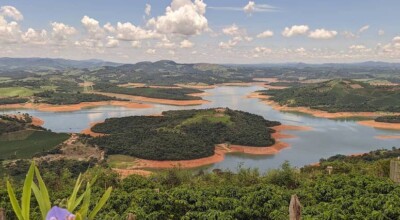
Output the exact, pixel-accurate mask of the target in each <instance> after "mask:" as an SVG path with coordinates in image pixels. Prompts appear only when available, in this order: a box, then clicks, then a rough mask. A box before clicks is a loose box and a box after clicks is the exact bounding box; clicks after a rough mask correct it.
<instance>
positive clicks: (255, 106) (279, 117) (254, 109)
mask: <svg viewBox="0 0 400 220" xmlns="http://www.w3.org/2000/svg"><path fill="white" fill-rule="evenodd" d="M261 89H264V88H262V87H259V86H251V87H229V86H226V87H218V88H215V89H209V90H206V92H207V93H209V94H210V96H206V97H204V98H205V99H207V100H209V101H211V102H210V103H207V104H203V105H201V106H185V107H180V106H168V105H157V104H156V105H154V108H149V109H129V108H124V107H115V106H104V107H96V108H89V109H83V110H80V111H75V112H41V111H36V110H26V109H21V110H3V111H1V110H0V112H1V113H13V112H21V113H28V114H30V115H33V116H36V117H39V118H41V119H42V120H44V122H45V123H44V125H43V126H44V127H45V128H48V129H51V130H53V131H55V132H80V131H82V130H84V129H86V128H87V127H89V125H90V123H93V122H98V121H103V120H104V119H106V118H111V117H124V116H131V115H149V114H158V113H161V112H162V111H167V110H176V109H193V108H196V109H200V108H215V107H228V108H231V109H235V110H242V111H247V112H251V113H254V114H258V115H262V116H264V118H266V119H268V120H276V121H280V122H282V123H283V124H288V125H300V126H309V127H312V128H313V130H311V131H287V132H285V133H288V134H293V135H296V138H293V139H284V140H283V141H284V142H287V143H289V144H290V145H291V146H290V147H289V148H286V149H284V150H282V151H281V152H280V153H279V154H277V155H273V156H253V155H244V154H228V155H226V157H225V160H224V161H222V162H220V163H217V164H214V165H211V166H208V167H207V169H216V168H218V169H230V170H232V171H235V170H236V169H237V168H238V166H239V165H240V166H241V167H244V168H258V169H259V170H260V171H261V172H264V171H266V170H268V169H270V168H277V167H279V166H280V165H281V164H282V163H283V162H284V161H285V160H288V161H289V162H290V163H291V164H292V165H294V166H298V167H301V166H304V165H306V164H310V163H315V162H318V161H319V159H320V158H327V157H330V156H333V155H336V154H345V155H348V154H354V153H364V152H369V151H371V150H375V149H382V148H386V149H389V148H392V147H393V146H396V147H400V141H399V140H395V139H388V140H380V139H376V138H374V136H377V135H400V131H395V130H380V129H375V128H370V127H365V126H361V125H358V124H357V123H356V121H355V120H352V119H346V120H344V119H342V120H331V119H323V118H316V117H313V116H308V115H305V114H297V113H287V112H279V111H276V110H274V109H272V107H270V106H268V105H266V104H264V103H262V102H260V100H259V99H248V98H246V96H247V95H248V94H250V93H251V92H254V91H257V90H261Z"/></svg>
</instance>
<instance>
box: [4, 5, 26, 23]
mask: <svg viewBox="0 0 400 220" xmlns="http://www.w3.org/2000/svg"><path fill="white" fill-rule="evenodd" d="M0 15H2V16H4V17H8V18H12V19H14V20H16V21H21V20H23V19H24V16H23V15H22V14H21V12H20V11H18V9H16V8H15V7H13V6H9V5H6V6H2V7H1V8H0Z"/></svg>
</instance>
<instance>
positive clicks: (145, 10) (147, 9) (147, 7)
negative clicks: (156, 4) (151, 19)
mask: <svg viewBox="0 0 400 220" xmlns="http://www.w3.org/2000/svg"><path fill="white" fill-rule="evenodd" d="M144 13H145V14H146V15H147V16H150V13H151V5H150V4H146V8H145V9H144Z"/></svg>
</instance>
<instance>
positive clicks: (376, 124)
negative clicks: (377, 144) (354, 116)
mask: <svg viewBox="0 0 400 220" xmlns="http://www.w3.org/2000/svg"><path fill="white" fill-rule="evenodd" d="M357 124H359V125H363V126H367V127H372V128H377V129H388V130H400V123H385V122H377V121H374V120H368V121H358V122H357Z"/></svg>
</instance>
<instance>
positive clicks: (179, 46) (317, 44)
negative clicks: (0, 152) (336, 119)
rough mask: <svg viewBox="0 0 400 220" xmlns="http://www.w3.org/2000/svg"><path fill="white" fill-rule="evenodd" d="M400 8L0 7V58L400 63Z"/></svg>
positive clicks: (44, 0)
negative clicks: (399, 10) (399, 11)
mask: <svg viewBox="0 0 400 220" xmlns="http://www.w3.org/2000/svg"><path fill="white" fill-rule="evenodd" d="M399 6H400V2H396V1H394V0H391V1H387V2H385V4H382V2H379V1H372V0H366V1H362V2H361V1H360V2H356V3H355V2H349V1H343V0H339V1H335V2H321V1H318V0H310V1H307V2H302V3H300V2H299V1H294V0H285V1H278V0H270V1H264V0H259V1H257V0H255V1H241V0H235V1H228V0H221V1H211V0H204V1H202V0H172V1H171V0H169V1H156V0H148V1H142V0H138V1H134V2H129V3H124V2H122V1H116V2H113V3H111V2H108V1H105V0H101V1H99V2H96V4H95V5H94V4H92V2H90V1H88V0H86V1H77V0H74V1H69V2H68V3H66V2H54V1H51V0H38V1H35V4H30V5H27V4H26V2H24V1H23V0H14V1H9V0H5V1H3V2H2V3H1V4H0V45H1V47H2V50H0V57H48V58H65V59H74V60H86V59H102V60H107V61H114V62H120V63H135V62H140V61H156V60H164V59H168V60H174V61H176V62H180V63H198V62H208V63H232V64H235V63H237V64H245V63H247V64H253V63H288V62H306V63H328V62H329V63H333V62H337V63H350V62H363V61H386V62H399V61H400V25H399V24H398V21H399V20H400V14H398V13H396V8H398V7H399ZM396 21H397V22H396Z"/></svg>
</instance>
